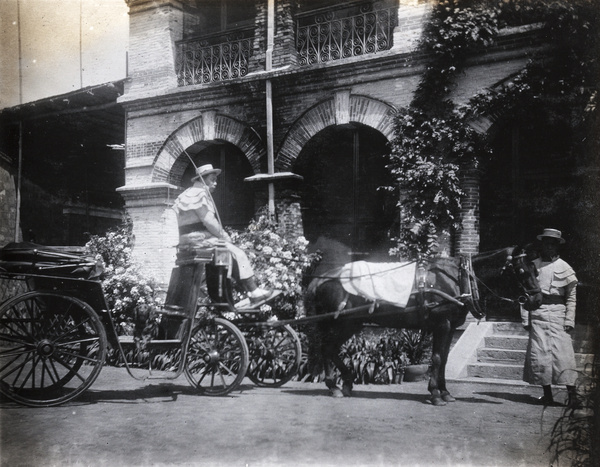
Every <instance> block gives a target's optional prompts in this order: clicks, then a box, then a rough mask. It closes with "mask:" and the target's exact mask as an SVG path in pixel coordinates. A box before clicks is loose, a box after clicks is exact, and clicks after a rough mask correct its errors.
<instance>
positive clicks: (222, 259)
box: [214, 246, 229, 266]
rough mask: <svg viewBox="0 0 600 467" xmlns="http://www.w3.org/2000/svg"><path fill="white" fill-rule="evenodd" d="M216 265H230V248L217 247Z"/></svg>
mask: <svg viewBox="0 0 600 467" xmlns="http://www.w3.org/2000/svg"><path fill="white" fill-rule="evenodd" d="M214 264H215V266H229V250H228V249H227V248H226V247H224V246H216V247H215V258H214Z"/></svg>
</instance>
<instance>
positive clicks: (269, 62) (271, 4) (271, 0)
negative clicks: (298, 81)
mask: <svg viewBox="0 0 600 467" xmlns="http://www.w3.org/2000/svg"><path fill="white" fill-rule="evenodd" d="M274 32H275V0H267V56H266V64H265V68H266V70H265V71H267V72H269V71H271V69H272V68H273V44H274V37H273V36H274ZM265 84H266V99H267V101H266V105H267V172H268V174H269V175H273V174H274V173H275V161H274V151H273V91H272V86H271V80H270V79H267V80H266V83H265ZM269 216H270V217H271V218H273V217H274V216H275V185H274V184H273V182H269Z"/></svg>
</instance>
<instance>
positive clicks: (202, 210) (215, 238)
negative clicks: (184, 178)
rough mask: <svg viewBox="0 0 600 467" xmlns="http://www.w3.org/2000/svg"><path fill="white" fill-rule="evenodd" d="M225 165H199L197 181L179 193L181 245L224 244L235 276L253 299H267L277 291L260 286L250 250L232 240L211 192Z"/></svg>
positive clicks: (212, 245) (174, 207)
mask: <svg viewBox="0 0 600 467" xmlns="http://www.w3.org/2000/svg"><path fill="white" fill-rule="evenodd" d="M220 173H221V169H215V168H213V166H212V164H206V165H202V166H201V167H198V168H197V169H196V176H194V177H193V178H192V182H193V185H192V186H191V187H190V188H188V189H187V190H185V191H184V192H183V193H182V194H181V195H179V196H178V197H177V199H176V200H175V203H174V205H173V209H174V210H175V212H176V213H177V224H178V226H179V245H180V247H190V248H214V247H215V246H217V245H224V246H225V247H226V248H227V250H228V251H229V252H230V253H231V256H232V257H233V276H234V278H235V279H236V280H237V281H238V282H239V283H240V284H241V286H242V287H243V288H244V290H245V291H246V292H247V294H248V297H249V298H250V301H251V302H252V303H258V302H261V301H264V300H267V299H268V298H269V297H271V295H272V294H273V293H272V291H270V290H265V289H263V288H261V287H258V284H257V283H256V277H255V275H254V271H253V269H252V265H251V264H250V261H249V260H248V257H247V256H246V253H244V251H242V250H241V249H240V248H238V247H236V246H235V245H234V244H233V243H231V238H230V237H229V234H228V233H227V232H226V231H225V230H224V229H223V226H222V225H221V221H220V219H219V214H218V211H217V207H216V206H215V202H214V200H213V197H212V195H211V193H212V192H213V191H214V190H215V189H216V187H217V176H218V175H219V174H220Z"/></svg>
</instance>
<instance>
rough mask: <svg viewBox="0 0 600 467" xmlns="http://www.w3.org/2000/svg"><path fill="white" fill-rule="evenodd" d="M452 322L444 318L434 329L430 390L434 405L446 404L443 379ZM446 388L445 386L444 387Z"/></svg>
mask: <svg viewBox="0 0 600 467" xmlns="http://www.w3.org/2000/svg"><path fill="white" fill-rule="evenodd" d="M451 330H452V328H451V326H450V322H449V321H448V320H447V319H442V320H441V321H440V322H438V323H437V325H436V326H435V327H434V329H433V349H432V355H431V363H432V365H431V367H432V368H431V377H430V378H429V385H428V388H427V389H428V390H429V392H430V393H431V403H432V404H433V405H446V401H445V400H444V399H443V398H442V393H441V389H442V388H441V387H440V386H441V382H442V381H445V380H444V379H443V371H444V370H445V367H446V365H445V360H446V359H447V358H448V355H447V352H446V355H444V351H445V350H446V349H447V348H449V343H447V342H448V341H449V337H448V336H449V335H450V334H451ZM444 389H445V388H444Z"/></svg>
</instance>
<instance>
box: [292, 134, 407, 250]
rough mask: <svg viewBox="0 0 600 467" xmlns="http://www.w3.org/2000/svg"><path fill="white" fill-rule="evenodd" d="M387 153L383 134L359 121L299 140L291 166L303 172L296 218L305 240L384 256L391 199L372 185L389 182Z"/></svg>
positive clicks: (389, 221)
mask: <svg viewBox="0 0 600 467" xmlns="http://www.w3.org/2000/svg"><path fill="white" fill-rule="evenodd" d="M387 152H388V149H387V139H386V138H385V137H384V136H383V135H382V134H381V133H379V132H378V131H376V130H374V129H372V128H369V127H367V126H365V125H359V124H352V125H344V126H330V127H328V128H326V129H324V130H322V131H320V132H319V133H317V134H316V135H315V136H314V137H313V138H312V139H311V140H310V141H309V142H308V143H307V144H306V145H305V147H304V148H303V149H302V152H301V153H300V155H299V156H298V158H297V159H296V161H295V164H294V167H293V170H294V172H295V173H297V174H299V175H302V176H303V177H304V183H303V185H302V190H301V196H302V221H303V226H304V234H305V236H306V238H307V239H308V240H309V241H310V242H315V241H316V240H317V239H318V238H319V237H320V236H326V237H329V238H332V239H334V240H337V241H339V242H342V243H344V244H345V245H347V246H348V247H350V248H351V249H352V251H353V253H354V259H359V258H368V259H370V260H381V259H385V258H387V251H388V249H389V244H388V232H389V229H390V227H391V226H392V223H393V220H394V211H395V207H394V204H395V203H394V202H393V201H392V200H391V199H390V197H389V196H388V195H387V193H386V192H385V191H384V190H379V189H378V188H379V187H381V186H385V185H390V184H391V176H390V174H389V172H388V170H387V169H386V167H385V165H386V159H385V157H384V154H386V153H387ZM349 259H351V258H349Z"/></svg>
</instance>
